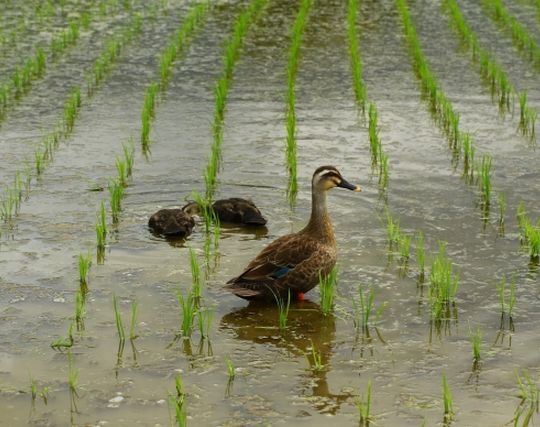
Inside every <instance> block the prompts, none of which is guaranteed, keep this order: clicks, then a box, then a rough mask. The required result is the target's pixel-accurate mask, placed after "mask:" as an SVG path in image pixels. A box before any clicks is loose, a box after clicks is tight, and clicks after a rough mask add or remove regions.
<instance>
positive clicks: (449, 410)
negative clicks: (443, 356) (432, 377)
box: [442, 374, 454, 425]
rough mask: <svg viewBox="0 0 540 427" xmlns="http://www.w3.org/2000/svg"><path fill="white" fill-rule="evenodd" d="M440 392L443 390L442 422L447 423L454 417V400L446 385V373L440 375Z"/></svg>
mask: <svg viewBox="0 0 540 427" xmlns="http://www.w3.org/2000/svg"><path fill="white" fill-rule="evenodd" d="M442 392H443V408H444V413H443V423H444V424H445V425H448V424H449V423H450V422H451V421H452V420H453V419H454V400H453V398H452V393H451V392H450V388H449V387H448V381H447V379H446V374H443V375H442Z"/></svg>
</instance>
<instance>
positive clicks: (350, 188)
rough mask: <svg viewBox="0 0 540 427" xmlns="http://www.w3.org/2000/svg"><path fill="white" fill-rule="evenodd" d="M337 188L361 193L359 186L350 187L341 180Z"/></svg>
mask: <svg viewBox="0 0 540 427" xmlns="http://www.w3.org/2000/svg"><path fill="white" fill-rule="evenodd" d="M338 187H342V188H346V189H347V190H352V191H362V189H361V188H360V186H359V185H352V184H351V183H350V182H348V181H347V180H346V179H343V178H341V182H340V183H339V184H338Z"/></svg>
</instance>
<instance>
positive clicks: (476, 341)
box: [469, 325, 482, 369]
mask: <svg viewBox="0 0 540 427" xmlns="http://www.w3.org/2000/svg"><path fill="white" fill-rule="evenodd" d="M469 336H470V337H471V345H472V356H473V369H477V368H478V364H479V363H480V356H481V354H480V353H481V345H482V334H481V332H480V328H479V327H478V328H476V330H475V331H473V330H471V327H470V325H469Z"/></svg>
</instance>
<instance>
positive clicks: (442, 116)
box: [396, 0, 491, 207]
mask: <svg viewBox="0 0 540 427" xmlns="http://www.w3.org/2000/svg"><path fill="white" fill-rule="evenodd" d="M396 4H397V7H398V10H399V13H400V16H401V20H402V23H403V28H404V31H405V37H406V40H407V44H408V47H409V52H410V55H411V57H412V60H413V65H414V69H415V72H416V75H417V76H418V78H419V79H420V82H421V87H422V93H423V94H424V96H426V98H427V100H428V102H429V106H430V112H431V114H432V115H433V117H434V119H435V121H436V122H437V124H438V125H439V127H440V128H441V130H442V131H443V133H444V135H445V136H446V138H447V140H448V144H449V148H450V149H451V151H452V153H453V157H454V160H457V159H458V158H459V157H460V156H461V157H462V158H463V175H464V177H465V178H466V182H467V183H473V182H474V180H473V179H472V176H473V175H474V171H473V169H474V168H481V165H482V163H481V164H480V166H478V165H476V164H475V163H474V154H475V151H476V150H475V147H474V145H473V142H472V140H471V138H470V135H469V134H467V133H465V132H462V131H460V127H459V114H458V113H456V112H455V111H454V108H453V106H452V103H451V101H450V100H449V99H448V98H447V97H446V95H445V94H444V92H443V91H442V89H441V88H440V86H439V84H438V82H437V79H436V78H435V76H434V74H433V73H432V72H431V70H430V68H429V65H428V63H427V60H426V58H425V56H424V53H423V51H422V48H421V46H420V42H419V40H418V36H417V34H416V29H415V26H414V23H413V21H412V19H411V17H410V14H409V9H408V7H407V2H406V0H396ZM490 158H491V157H489V159H490ZM485 159H486V160H485V161H484V166H486V167H487V165H488V163H489V164H490V163H491V161H490V160H489V161H488V160H487V159H488V157H485ZM486 171H487V169H486ZM489 171H491V168H489ZM487 177H488V175H486V178H487ZM476 182H477V184H478V185H479V186H480V190H481V191H482V194H483V198H484V204H483V207H485V206H487V205H486V203H485V202H486V193H485V187H484V184H485V183H486V182H487V181H484V180H476ZM489 190H491V185H490V186H489ZM489 194H491V191H490V193H489Z"/></svg>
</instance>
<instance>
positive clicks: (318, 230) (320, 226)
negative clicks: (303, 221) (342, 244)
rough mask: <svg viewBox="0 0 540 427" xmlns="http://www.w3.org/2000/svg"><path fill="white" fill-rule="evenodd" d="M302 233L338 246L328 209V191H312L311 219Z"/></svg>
mask: <svg viewBox="0 0 540 427" xmlns="http://www.w3.org/2000/svg"><path fill="white" fill-rule="evenodd" d="M300 233H302V234H308V235H310V236H312V237H314V238H316V239H318V240H322V241H324V242H326V243H330V244H332V245H335V244H336V239H335V237H334V228H333V227H332V223H331V222H330V217H329V216H328V210H327V208H326V191H317V190H316V189H312V194H311V217H310V219H309V222H308V224H307V225H306V226H305V228H304V229H303V230H302V231H300Z"/></svg>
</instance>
